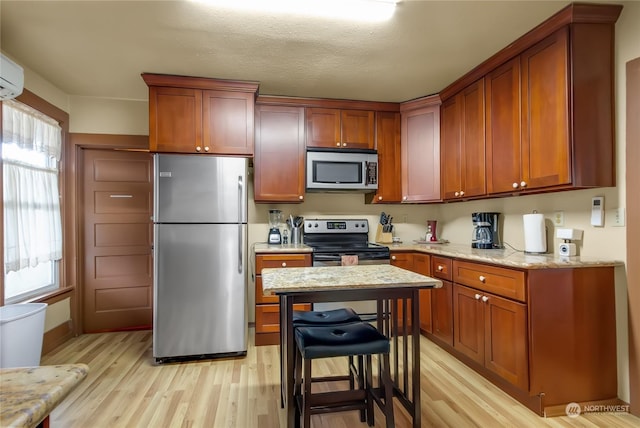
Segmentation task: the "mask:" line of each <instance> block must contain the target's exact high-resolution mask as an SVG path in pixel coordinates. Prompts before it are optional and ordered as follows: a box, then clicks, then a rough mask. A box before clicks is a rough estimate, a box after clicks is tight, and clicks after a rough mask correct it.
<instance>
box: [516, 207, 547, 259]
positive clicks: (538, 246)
mask: <svg viewBox="0 0 640 428" xmlns="http://www.w3.org/2000/svg"><path fill="white" fill-rule="evenodd" d="M522 221H523V223H524V252H525V253H546V252H547V234H546V231H545V227H544V215H543V214H538V213H533V214H525V215H523V216H522Z"/></svg>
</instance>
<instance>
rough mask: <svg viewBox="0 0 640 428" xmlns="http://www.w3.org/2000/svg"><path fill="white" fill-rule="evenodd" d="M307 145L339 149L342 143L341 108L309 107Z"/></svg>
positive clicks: (307, 114)
mask: <svg viewBox="0 0 640 428" xmlns="http://www.w3.org/2000/svg"><path fill="white" fill-rule="evenodd" d="M306 116H307V147H325V148H333V149H337V148H340V147H341V144H340V110H336V109H329V108H308V109H307V112H306Z"/></svg>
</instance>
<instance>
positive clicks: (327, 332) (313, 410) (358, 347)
mask: <svg viewBox="0 0 640 428" xmlns="http://www.w3.org/2000/svg"><path fill="white" fill-rule="evenodd" d="M294 335H295V341H296V358H295V382H294V396H295V400H296V405H297V408H298V410H299V412H300V414H301V416H302V421H303V424H302V426H303V427H304V428H308V427H309V426H310V423H311V415H312V414H320V413H330V412H341V411H347V410H360V411H361V412H363V411H365V412H366V419H367V423H368V424H369V426H373V424H374V416H373V402H374V401H375V402H376V403H377V404H378V405H379V406H380V409H381V410H382V411H383V413H384V415H385V418H386V424H387V427H393V426H394V417H393V384H392V382H391V376H390V366H389V339H388V338H387V337H386V336H384V335H383V334H381V333H380V332H379V331H378V330H376V328H375V327H373V326H372V325H370V324H367V323H364V322H359V323H351V324H341V325H333V326H309V327H306V326H304V327H297V328H296V329H295V333H294ZM373 354H378V355H379V356H380V359H381V364H380V384H381V386H382V388H381V389H382V390H383V392H384V400H383V401H384V402H382V401H379V400H375V399H374V396H373V393H372V388H373V381H372V371H373V365H372V358H371V356H372V355H373ZM342 356H351V357H353V356H358V357H364V360H365V362H364V367H363V368H364V377H365V379H364V382H365V383H364V385H360V386H361V387H360V388H358V389H354V388H351V389H349V390H344V391H334V392H323V393H311V382H312V379H313V377H312V374H311V361H312V360H314V359H319V358H330V357H342ZM303 385H304V387H303Z"/></svg>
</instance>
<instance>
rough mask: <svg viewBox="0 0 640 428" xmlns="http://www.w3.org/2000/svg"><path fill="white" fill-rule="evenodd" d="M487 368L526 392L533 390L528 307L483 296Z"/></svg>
mask: <svg viewBox="0 0 640 428" xmlns="http://www.w3.org/2000/svg"><path fill="white" fill-rule="evenodd" d="M485 297H486V299H483V300H486V302H485V301H483V304H482V305H483V306H484V318H485V320H484V322H485V326H484V345H485V351H484V365H485V367H486V368H487V369H489V370H491V371H492V372H494V373H496V374H498V375H499V376H500V377H502V378H503V379H506V380H507V381H509V382H510V383H512V384H514V385H515V386H517V387H518V388H520V389H521V390H523V391H528V390H529V361H528V358H527V355H528V354H527V342H528V336H527V309H526V305H524V304H522V303H517V302H514V301H511V300H507V299H504V298H502V297H498V296H495V295H493V294H487V293H484V294H483V298H485Z"/></svg>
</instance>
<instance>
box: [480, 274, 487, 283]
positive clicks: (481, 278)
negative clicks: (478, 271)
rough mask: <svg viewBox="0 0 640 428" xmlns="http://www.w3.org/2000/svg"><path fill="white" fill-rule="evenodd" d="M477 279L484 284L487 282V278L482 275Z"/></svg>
mask: <svg viewBox="0 0 640 428" xmlns="http://www.w3.org/2000/svg"><path fill="white" fill-rule="evenodd" d="M478 279H479V280H480V282H485V281H486V280H487V278H485V277H484V276H482V275H480V277H479V278H478Z"/></svg>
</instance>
